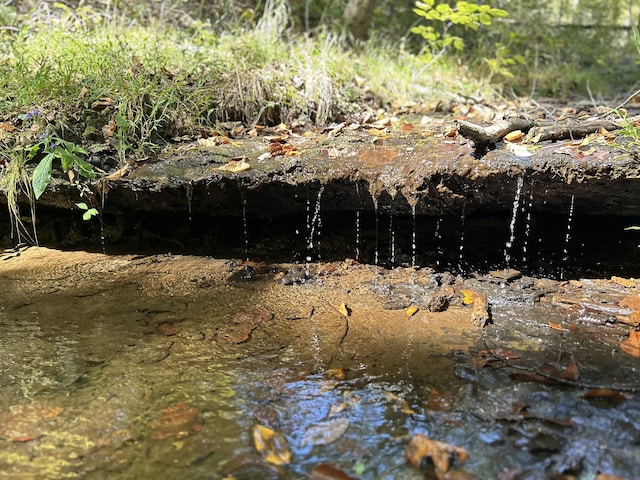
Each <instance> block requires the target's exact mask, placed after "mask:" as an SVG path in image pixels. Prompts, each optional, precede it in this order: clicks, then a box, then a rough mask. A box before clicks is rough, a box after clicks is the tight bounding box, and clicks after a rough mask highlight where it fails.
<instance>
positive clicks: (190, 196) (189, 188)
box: [184, 182, 193, 221]
mask: <svg viewBox="0 0 640 480" xmlns="http://www.w3.org/2000/svg"><path fill="white" fill-rule="evenodd" d="M184 189H185V191H186V193H187V208H188V209H189V221H191V204H192V203H193V183H191V182H189V183H188V184H186V185H185V187H184Z"/></svg>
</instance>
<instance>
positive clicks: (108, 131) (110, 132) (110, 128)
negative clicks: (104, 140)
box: [102, 118, 118, 137]
mask: <svg viewBox="0 0 640 480" xmlns="http://www.w3.org/2000/svg"><path fill="white" fill-rule="evenodd" d="M117 128H118V127H117V125H116V119H115V118H112V119H111V120H109V123H107V124H106V125H104V126H103V127H102V134H103V135H104V136H105V137H113V136H114V135H115V133H116V130H117Z"/></svg>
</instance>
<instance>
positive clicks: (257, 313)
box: [221, 307, 273, 343]
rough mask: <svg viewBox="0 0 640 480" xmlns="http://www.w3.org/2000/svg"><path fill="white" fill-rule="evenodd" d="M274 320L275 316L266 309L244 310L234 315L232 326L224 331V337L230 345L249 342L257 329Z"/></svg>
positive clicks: (228, 326) (226, 327)
mask: <svg viewBox="0 0 640 480" xmlns="http://www.w3.org/2000/svg"><path fill="white" fill-rule="evenodd" d="M271 318H273V314H272V313H271V312H269V311H268V310H267V309H265V308H261V307H257V308H254V309H251V310H243V311H241V312H238V313H236V314H235V315H234V317H233V320H232V322H231V324H229V325H227V326H225V327H224V328H223V329H222V332H221V334H222V337H223V338H224V339H225V340H226V341H228V342H229V343H242V342H246V341H247V340H249V336H250V335H251V332H253V331H254V330H255V329H256V327H257V326H258V325H259V324H260V323H262V322H264V321H266V320H270V319H271Z"/></svg>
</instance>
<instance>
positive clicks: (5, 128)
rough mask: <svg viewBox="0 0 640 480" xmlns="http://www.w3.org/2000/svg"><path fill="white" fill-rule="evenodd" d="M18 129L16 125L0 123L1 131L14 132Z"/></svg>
mask: <svg viewBox="0 0 640 480" xmlns="http://www.w3.org/2000/svg"><path fill="white" fill-rule="evenodd" d="M15 129H16V127H15V126H14V125H12V124H11V123H8V122H0V130H2V131H4V132H13V131H14V130H15Z"/></svg>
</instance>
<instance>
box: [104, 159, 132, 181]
mask: <svg viewBox="0 0 640 480" xmlns="http://www.w3.org/2000/svg"><path fill="white" fill-rule="evenodd" d="M130 168H131V165H129V164H128V163H127V164H126V165H125V166H124V167H122V168H119V169H118V170H116V171H115V172H113V173H110V174H109V175H107V176H106V177H104V180H118V179H120V178H122V177H124V176H125V175H126V174H127V172H128V171H129V169H130Z"/></svg>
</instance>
